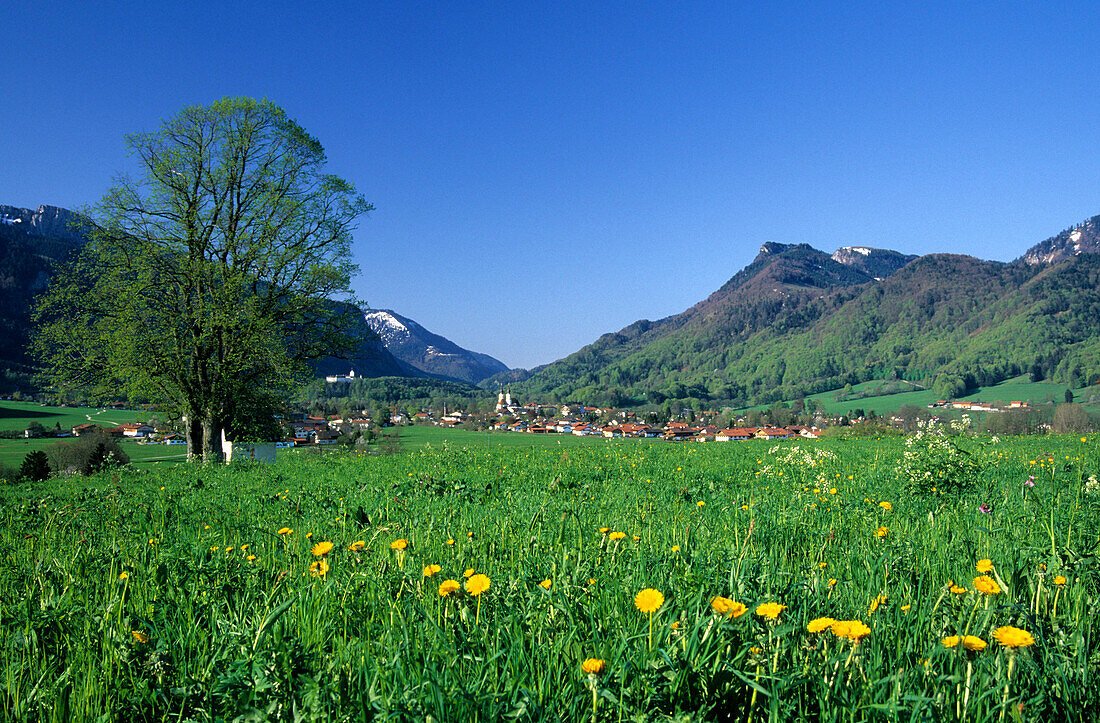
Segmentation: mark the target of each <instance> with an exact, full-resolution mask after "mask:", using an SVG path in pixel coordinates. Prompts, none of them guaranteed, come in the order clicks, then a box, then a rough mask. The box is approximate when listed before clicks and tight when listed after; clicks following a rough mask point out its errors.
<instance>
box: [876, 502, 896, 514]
mask: <svg viewBox="0 0 1100 723" xmlns="http://www.w3.org/2000/svg"><path fill="white" fill-rule="evenodd" d="M878 506H879V507H881V508H882V509H884V510H886V511H887V512H889V511H890V510H892V509H894V507H893V505H891V504H890V503H889V502H887V501H886V500H883V501H882V502H879V503H878Z"/></svg>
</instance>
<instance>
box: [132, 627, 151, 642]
mask: <svg viewBox="0 0 1100 723" xmlns="http://www.w3.org/2000/svg"><path fill="white" fill-rule="evenodd" d="M130 634H131V635H133V636H134V640H136V641H138V642H139V643H141V644H142V645H145V644H146V643H148V642H149V636H148V635H146V634H145V633H143V632H141V631H140V630H131V631H130Z"/></svg>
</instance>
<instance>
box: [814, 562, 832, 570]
mask: <svg viewBox="0 0 1100 723" xmlns="http://www.w3.org/2000/svg"><path fill="white" fill-rule="evenodd" d="M828 564H829V563H827V562H819V563H817V569H818V570H824V569H825V568H826V567H827V566H828Z"/></svg>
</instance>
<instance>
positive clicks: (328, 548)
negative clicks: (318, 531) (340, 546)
mask: <svg viewBox="0 0 1100 723" xmlns="http://www.w3.org/2000/svg"><path fill="white" fill-rule="evenodd" d="M332 547H333V545H332V543H331V542H329V541H328V540H325V541H324V542H318V543H317V544H316V545H314V546H313V549H312V550H310V552H311V553H313V555H315V556H316V557H321V556H322V555H327V554H329V553H330V552H332Z"/></svg>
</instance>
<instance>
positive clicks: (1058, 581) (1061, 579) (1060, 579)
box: [1054, 575, 1066, 587]
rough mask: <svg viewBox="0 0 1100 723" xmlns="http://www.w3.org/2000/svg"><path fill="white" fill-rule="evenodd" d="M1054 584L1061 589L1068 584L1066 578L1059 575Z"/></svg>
mask: <svg viewBox="0 0 1100 723" xmlns="http://www.w3.org/2000/svg"><path fill="white" fill-rule="evenodd" d="M1054 584H1055V585H1058V586H1059V587H1060V586H1062V585H1065V584H1066V578H1064V577H1062V576H1061V575H1058V576H1057V577H1055V578H1054Z"/></svg>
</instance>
